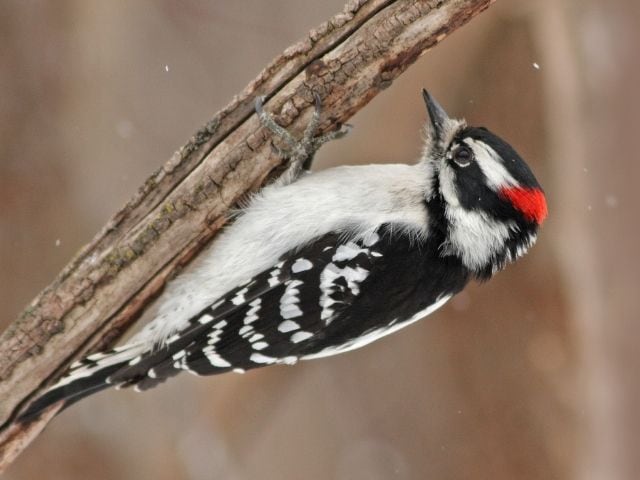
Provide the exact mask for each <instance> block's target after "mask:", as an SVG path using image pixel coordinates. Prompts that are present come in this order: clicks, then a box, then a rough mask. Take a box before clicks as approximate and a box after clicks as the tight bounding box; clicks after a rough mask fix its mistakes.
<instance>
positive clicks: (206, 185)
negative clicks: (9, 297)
mask: <svg viewBox="0 0 640 480" xmlns="http://www.w3.org/2000/svg"><path fill="white" fill-rule="evenodd" d="M492 2H493V0H440V1H436V0H395V1H394V0H352V1H350V2H349V3H348V4H347V5H346V6H345V8H344V10H343V11H342V13H339V14H337V15H335V16H334V17H333V18H331V19H330V20H328V21H327V22H325V23H323V24H322V25H320V26H319V27H317V28H315V29H313V30H311V31H310V32H309V33H308V35H307V36H306V37H305V38H304V39H303V40H302V41H300V42H298V43H296V44H294V45H292V46H290V47H289V48H287V49H286V50H285V51H284V53H283V54H282V55H280V56H279V57H277V58H276V59H275V60H273V61H272V62H271V64H269V65H268V66H267V67H266V68H265V69H264V70H263V71H262V72H261V73H260V74H259V75H258V76H257V77H256V79H254V80H253V81H252V82H251V83H250V84H249V85H248V86H247V87H246V88H245V89H244V90H243V91H242V92H241V93H240V94H238V95H237V96H235V97H234V98H233V100H232V101H231V102H230V103H229V105H228V106H227V107H225V108H224V109H223V110H222V111H220V112H218V113H217V114H216V115H215V116H214V117H213V118H212V119H211V120H210V121H209V122H208V123H207V124H206V125H204V126H203V127H202V128H201V129H200V130H198V132H196V134H195V135H194V136H193V137H192V138H191V139H190V140H189V142H188V143H187V144H186V145H184V146H183V147H182V148H180V149H179V150H178V151H177V152H176V153H175V154H174V155H173V156H172V158H171V159H170V160H169V161H168V162H167V163H166V164H165V165H164V166H163V167H162V168H160V169H159V170H157V171H156V172H155V173H153V174H152V175H151V176H150V177H149V178H148V179H147V181H146V182H145V183H144V185H142V186H141V187H140V188H139V190H138V192H137V193H136V194H135V195H134V196H133V198H132V199H131V200H130V201H129V202H128V203H127V205H125V207H124V208H123V209H122V210H120V211H119V212H117V213H116V214H115V215H114V216H113V217H112V219H111V220H110V221H109V222H108V223H107V225H105V226H104V227H103V229H102V230H101V231H100V232H99V233H98V234H97V235H96V236H95V238H94V239H93V240H92V241H91V242H90V243H89V244H88V245H86V246H85V247H84V248H83V249H82V250H81V251H80V252H79V253H78V254H77V255H76V256H75V258H73V259H72V260H71V262H70V263H69V264H68V265H67V266H66V267H65V268H64V269H63V271H62V272H61V273H60V274H59V275H58V277H57V278H56V279H55V280H54V281H53V282H52V283H51V284H50V285H49V286H48V287H47V288H46V289H45V290H44V291H43V292H41V293H40V294H39V295H38V296H37V297H36V298H35V299H34V300H33V301H32V302H31V304H30V305H29V306H28V307H27V308H26V309H25V310H24V311H23V312H22V314H21V315H20V317H19V318H18V319H16V320H15V321H14V322H13V323H12V324H11V325H10V326H9V328H8V329H7V330H6V331H5V332H4V333H3V334H2V336H1V337H0V398H1V399H2V401H1V403H0V424H1V425H2V428H1V429H0V472H1V471H2V470H3V469H5V468H6V467H7V466H8V465H9V464H10V463H11V461H12V460H13V459H14V458H15V457H16V456H17V455H18V454H19V453H20V451H21V450H22V449H24V448H25V447H26V446H27V445H28V444H29V442H30V441H31V440H33V438H35V437H36V436H37V434H38V433H39V432H40V431H41V430H42V429H43V428H44V426H45V425H46V423H47V422H48V421H49V420H50V419H51V418H52V417H53V416H54V415H55V413H56V410H55V408H54V409H51V410H49V411H48V412H47V413H46V414H45V415H43V416H42V418H41V419H39V420H38V421H36V422H34V423H32V424H30V425H29V426H28V427H25V426H22V425H19V424H16V423H12V419H13V418H15V415H16V414H17V413H18V412H19V411H20V409H21V408H22V407H23V406H24V405H25V404H26V403H27V402H28V401H29V399H31V398H33V397H35V396H37V395H38V394H39V393H41V391H42V389H43V388H44V387H45V386H46V385H47V384H49V383H51V382H52V381H53V380H55V379H56V378H57V377H59V376H60V375H61V374H62V373H63V372H64V371H65V370H66V369H67V367H68V365H69V364H70V362H72V361H73V360H74V359H76V358H77V357H79V356H81V355H84V354H86V353H87V352H90V351H96V350H99V349H103V348H106V347H108V346H110V345H112V344H113V343H114V342H115V341H117V340H118V338H119V337H120V336H121V335H122V334H123V333H124V332H125V331H126V330H127V329H128V328H129V327H130V326H131V325H132V324H133V323H134V322H135V320H136V319H137V318H138V317H139V315H140V313H141V312H142V311H143V310H144V308H145V307H146V306H147V305H148V304H149V303H150V302H151V301H152V300H153V299H154V298H155V297H156V296H157V294H158V293H159V292H160V291H161V290H162V288H163V286H164V284H165V282H166V281H167V280H168V279H169V278H171V277H172V276H173V275H174V274H175V273H176V272H177V271H178V270H179V269H180V268H181V267H182V266H184V265H185V264H186V263H187V262H188V261H189V260H190V259H191V258H192V257H193V256H194V255H196V254H197V253H198V251H199V250H200V249H201V248H202V247H203V246H204V245H205V244H206V243H207V242H208V241H209V240H210V239H211V238H212V237H213V236H214V235H215V234H216V232H217V231H218V230H219V229H220V227H221V226H222V225H223V224H224V223H225V220H226V213H227V211H228V209H229V208H230V207H232V206H233V205H234V204H235V203H236V202H237V201H238V200H239V199H241V198H242V197H243V196H244V195H245V194H247V193H248V192H250V191H252V190H255V189H257V188H259V187H260V185H262V184H263V183H264V182H265V181H267V180H268V179H269V178H272V177H274V176H276V175H278V173H279V172H280V171H281V170H282V169H281V168H279V167H281V166H282V165H281V163H282V159H280V158H278V157H277V156H276V155H274V154H272V149H271V147H270V136H271V135H270V132H269V131H267V130H265V129H264V128H262V127H261V125H260V124H259V122H258V120H257V117H256V115H254V109H253V102H254V99H255V97H256V96H258V95H265V96H266V97H267V104H266V108H267V109H268V110H269V111H271V112H275V113H279V115H277V117H276V118H277V120H278V121H279V123H280V124H282V125H285V126H287V128H289V129H290V130H291V131H293V132H294V133H301V132H302V130H303V129H304V125H305V124H306V122H307V121H308V118H309V115H310V114H311V111H312V108H313V92H316V93H318V94H319V95H320V96H321V98H322V106H323V114H322V117H323V122H322V124H321V130H322V131H328V130H332V129H335V128H337V126H338V125H339V124H340V123H343V122H345V121H346V120H347V119H348V118H350V117H351V116H352V115H353V114H354V113H355V112H357V111H358V110H359V109H360V108H362V107H363V106H364V105H366V104H367V103H368V102H369V100H371V99H372V98H373V97H374V96H375V95H376V94H377V93H379V92H380V91H381V90H383V89H385V88H387V87H388V86H389V85H390V84H391V83H392V81H393V80H394V79H395V78H396V77H397V76H398V75H400V74H401V73H402V72H403V71H404V70H406V68H407V67H408V66H409V65H410V64H411V63H413V62H414V61H415V60H416V59H417V58H418V57H419V56H421V55H422V54H423V53H424V52H425V51H426V50H428V49H429V48H431V47H433V46H434V45H436V44H437V43H438V42H440V41H441V40H442V39H443V38H445V37H446V36H447V35H448V34H449V33H451V32H452V31H454V30H455V29H456V28H458V27H460V26H461V25H463V24H464V23H466V22H467V21H468V20H469V19H471V18H472V17H473V16H475V15H476V14H478V13H479V12H481V11H482V10H484V9H485V8H487V7H488V6H489V5H490V4H491V3H492ZM416 94H418V92H416Z"/></svg>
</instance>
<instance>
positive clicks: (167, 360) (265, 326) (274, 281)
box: [24, 226, 469, 419]
mask: <svg viewBox="0 0 640 480" xmlns="http://www.w3.org/2000/svg"><path fill="white" fill-rule="evenodd" d="M430 242H435V240H433V239H432V240H429V239H427V240H426V241H422V242H421V241H417V240H412V239H411V238H410V237H409V236H407V235H406V234H402V233H399V232H396V233H393V234H391V233H390V228H389V227H386V226H383V227H381V228H380V229H379V230H378V232H376V233H374V234H371V235H369V236H367V237H366V238H363V239H360V240H354V241H349V240H345V239H344V238H342V237H341V236H340V235H339V234H328V235H325V236H323V237H321V238H319V239H318V240H316V241H315V242H313V243H312V244H309V245H308V246H306V247H304V248H301V249H299V250H296V251H291V252H289V253H287V254H286V255H284V256H283V257H282V259H281V261H280V262H279V263H278V264H276V265H275V266H273V267H272V268H271V269H269V270H266V271H264V272H262V273H260V274H258V275H256V276H255V277H254V278H253V279H251V281H249V282H248V283H246V284H245V285H241V286H239V287H237V288H235V289H233V290H231V291H230V292H228V293H227V294H226V295H224V296H223V297H222V298H221V299H219V300H218V301H217V302H216V303H215V304H213V305H212V306H210V307H208V308H206V309H204V310H203V311H202V312H200V313H199V314H198V315H196V316H194V317H193V319H192V320H191V321H190V323H189V325H188V326H187V327H186V328H184V329H183V330H181V331H179V332H177V333H175V334H174V335H173V336H171V337H170V338H169V339H167V341H166V342H165V343H164V344H163V345H162V346H159V347H158V348H157V349H155V350H153V351H151V352H149V351H146V352H141V353H139V354H138V352H136V351H135V347H136V346H135V345H131V346H124V347H121V348H119V349H116V350H114V351H113V352H107V353H103V354H97V355H92V356H90V357H88V358H87V359H85V360H82V361H81V362H79V363H78V366H77V367H76V368H75V369H72V370H71V371H70V373H69V374H68V375H67V376H66V377H64V378H63V379H62V380H61V382H60V383H59V384H58V385H56V386H54V387H52V388H51V389H50V390H49V391H48V392H46V393H45V394H44V395H43V396H42V397H40V398H39V399H37V400H36V402H35V403H34V404H32V405H31V406H30V407H29V409H28V410H27V412H26V413H25V414H24V418H25V419H27V418H30V417H32V416H33V415H36V414H37V413H39V412H40V411H42V410H43V409H44V408H46V407H47V406H48V405H51V404H52V403H55V402H57V401H59V400H64V401H65V403H64V406H65V407H66V406H68V405H69V404H71V403H73V402H75V401H77V400H79V399H81V398H83V397H85V396H86V395H88V394H91V393H93V392H96V391H99V390H102V389H104V388H106V387H108V386H111V385H116V386H129V385H134V386H135V387H136V388H137V389H139V390H146V389H148V388H151V387H153V386H155V385H157V384H158V383H161V382H163V381H164V380H166V379H167V378H169V377H171V376H174V375H176V374H177V373H179V372H181V371H189V372H191V373H195V374H198V375H213V374H218V373H224V372H227V371H230V370H234V371H245V370H249V369H253V368H257V367H261V366H265V365H270V364H275V363H295V362H296V361H297V360H298V359H300V358H313V357H319V356H326V355H330V354H333V353H339V352H341V351H346V350H350V349H352V348H355V347H357V346H359V345H363V344H366V343H369V342H370V341H372V340H375V339H376V338H379V337H380V336H383V335H385V334H386V333H389V332H391V331H393V330H396V329H397V328H399V327H400V326H403V324H406V323H408V322H409V321H410V320H412V319H413V318H415V317H414V316H415V315H416V313H417V312H421V311H425V309H429V308H430V307H433V306H434V305H438V304H439V302H440V301H441V300H443V299H446V298H448V297H450V296H451V295H453V294H454V293H457V292H458V291H460V290H461V289H462V288H463V287H464V285H465V284H466V283H467V281H468V278H469V272H468V271H467V270H466V269H465V268H464V267H463V266H462V264H461V263H460V261H459V260H458V259H456V258H455V257H442V256H441V255H440V254H439V245H437V244H435V243H434V244H431V243H430ZM440 303H441V302H440ZM128 349H129V350H128ZM129 351H131V352H132V354H131V355H129V354H128V353H127V352H129Z"/></svg>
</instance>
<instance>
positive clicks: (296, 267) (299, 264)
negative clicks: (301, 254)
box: [291, 258, 313, 273]
mask: <svg viewBox="0 0 640 480" xmlns="http://www.w3.org/2000/svg"><path fill="white" fill-rule="evenodd" d="M312 268H313V263H311V262H310V261H309V260H307V259H306V258H299V259H297V260H296V261H295V262H293V265H291V271H292V272H293V273H299V272H304V271H306V270H311V269H312Z"/></svg>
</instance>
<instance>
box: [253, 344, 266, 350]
mask: <svg viewBox="0 0 640 480" xmlns="http://www.w3.org/2000/svg"><path fill="white" fill-rule="evenodd" d="M251 346H252V347H253V349H254V350H262V349H263V348H267V347H268V346H269V344H268V343H267V342H256V343H254V344H253V345H251Z"/></svg>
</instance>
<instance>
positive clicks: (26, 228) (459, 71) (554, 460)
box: [0, 0, 640, 480]
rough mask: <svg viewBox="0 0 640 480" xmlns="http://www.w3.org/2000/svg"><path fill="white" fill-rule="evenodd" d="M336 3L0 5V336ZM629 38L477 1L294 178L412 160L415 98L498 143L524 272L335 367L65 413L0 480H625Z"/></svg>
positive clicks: (632, 223) (548, 11) (637, 35)
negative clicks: (514, 166)
mask: <svg viewBox="0 0 640 480" xmlns="http://www.w3.org/2000/svg"><path fill="white" fill-rule="evenodd" d="M342 4H343V0H331V1H325V2H315V1H311V0H304V1H295V0H277V1H273V0H270V1H266V0H262V1H260V0H251V1H249V0H242V1H237V2H231V1H226V2H220V1H218V2H214V1H205V0H183V1H180V2H178V1H175V0H174V1H172V0H156V1H153V2H152V1H136V2H125V1H111V2H99V1H88V2H87V1H79V0H76V1H73V0H57V1H55V2H53V1H42V0H28V1H27V0H4V1H2V2H1V3H0V285H1V287H0V326H4V325H6V324H8V323H9V322H10V321H11V320H13V318H15V317H16V316H17V314H18V312H19V311H20V310H21V309H22V308H23V306H24V305H25V304H26V303H27V302H28V301H30V300H31V299H32V298H33V297H34V296H35V295H36V294H37V293H38V291H39V290H40V289H42V288H43V287H44V286H45V285H46V284H47V283H48V282H49V281H51V280H52V279H53V277H54V275H55V274H56V273H57V272H58V271H59V270H60V269H61V268H62V267H63V266H64V265H65V263H66V262H67V261H68V260H69V259H70V257H71V255H72V254H73V253H74V252H75V251H77V250H78V249H79V248H80V247H81V245H83V244H84V243H85V242H87V241H88V240H89V239H90V238H91V237H92V235H93V234H94V233H95V232H96V231H97V230H98V229H99V228H100V227H101V226H102V225H103V224H104V223H105V222H106V220H107V219H108V218H109V216H110V215H111V214H112V213H113V212H115V211H116V210H117V209H118V208H119V207H120V206H121V205H122V204H123V203H124V202H125V201H126V200H127V199H128V198H129V197H130V196H131V195H132V194H133V192H134V191H135V189H136V188H137V186H138V185H139V184H140V183H141V182H142V181H143V180H144V179H145V178H146V176H147V175H148V174H149V173H150V172H151V171H153V170H154V169H155V168H157V167H158V166H159V165H161V164H162V163H163V162H164V161H165V160H166V159H168V158H169V157H170V155H171V153H172V152H173V150H174V149H176V148H177V147H179V146H180V145H182V144H183V143H184V142H185V141H186V140H187V138H188V137H189V136H190V135H191V134H192V133H193V132H194V131H195V130H196V129H197V127H198V126H200V125H201V124H202V123H204V122H205V121H206V120H207V119H208V118H209V117H210V116H211V115H212V114H213V113H214V112H216V111H217V110H218V109H220V108H221V107H222V106H224V105H225V104H226V102H228V101H229V99H230V98H231V96H232V95H233V94H234V93H236V92H238V91H239V90H240V89H241V88H243V87H244V85H245V84H246V83H247V82H248V81H249V80H251V79H252V78H253V77H254V76H255V75H256V74H257V72H258V71H259V70H260V69H261V68H262V67H263V66H264V65H265V64H266V62H267V61H268V60H270V59H271V58H272V57H274V56H275V55H276V54H278V53H279V52H280V51H282V50H283V49H284V48H285V47H286V46H288V45H289V44H290V43H291V42H293V41H294V40H296V39H298V38H300V37H302V36H303V35H304V34H305V33H306V32H307V30H308V29H309V28H311V27H313V26H315V25H317V24H318V23H320V22H321V21H323V20H325V19H326V18H328V17H329V16H330V15H332V14H333V13H336V12H338V11H339V10H340V9H341V8H342ZM639 44H640V3H639V2H637V1H636V0H613V1H609V2H597V1H595V0H593V1H591V0H582V1H580V0H537V1H535V2H532V1H527V0H512V1H506V0H503V1H500V2H497V4H496V5H494V6H493V7H491V8H490V9H489V10H488V11H487V12H485V13H484V14H482V15H481V16H480V17H478V18H477V19H475V20H473V21H472V22H471V23H470V24H469V25H467V26H466V27H464V28H462V29H461V30H460V31H458V32H456V33H455V34H454V35H453V36H452V37H451V38H449V39H447V40H445V41H444V43H443V44H442V45H440V46H439V47H437V48H436V49H434V50H433V51H432V52H429V53H428V54H427V55H425V56H424V57H423V58H422V59H420V60H419V61H418V63H417V64H416V65H415V66H413V67H412V68H411V69H410V70H409V71H408V72H407V73H406V74H405V75H403V76H402V77H401V78H400V79H399V80H398V81H397V82H395V84H394V85H393V86H392V87H391V88H389V89H388V90H387V91H385V92H384V93H383V94H381V95H379V96H378V97H377V98H376V99H375V100H374V101H373V102H372V103H371V104H370V105H369V106H368V107H367V108H365V109H364V110H363V111H362V112H361V113H359V114H358V115H357V116H356V117H355V118H354V119H353V120H352V123H354V124H355V125H356V128H355V130H354V131H353V132H352V134H351V135H350V136H349V137H348V138H347V139H345V140H343V141H340V142H335V143H334V144H331V145H329V146H327V147H325V148H324V149H323V150H322V151H321V152H320V154H319V158H318V162H317V167H318V168H325V167H327V166H330V165H336V164H342V163H350V164H354V163H369V162H412V161H414V160H415V159H416V158H417V155H418V152H419V150H420V127H421V124H422V122H423V121H424V119H425V112H424V107H423V105H422V100H421V98H420V94H419V93H420V88H422V87H423V86H425V87H428V88H429V89H430V90H431V91H432V92H433V93H434V94H435V95H436V97H437V98H438V99H439V100H440V101H441V103H442V104H443V105H445V107H446V108H447V110H448V111H449V113H451V114H454V115H459V116H465V117H466V118H467V119H468V120H469V121H470V122H471V123H479V124H484V125H487V126H489V127H490V128H491V129H492V130H494V131H496V132H498V133H500V134H502V135H503V136H505V137H506V138H507V139H509V140H510V141H511V143H512V144H513V145H515V146H516V148H517V149H518V150H519V151H520V153H521V154H522V155H523V156H524V157H525V158H526V159H528V161H529V162H530V164H531V165H532V167H533V169H534V170H535V172H536V174H537V176H538V178H539V179H540V181H541V182H542V184H543V185H544V186H545V188H546V190H547V193H548V200H549V207H550V217H549V219H548V221H547V223H546V224H545V227H544V229H543V231H542V233H541V235H540V240H539V243H538V245H537V246H536V248H535V249H534V250H533V251H532V252H531V253H530V254H529V255H528V256H527V257H525V258H524V259H523V260H522V261H520V262H519V263H518V264H517V265H514V266H512V267H510V268H509V269H508V270H507V271H506V272H504V273H502V274H500V275H498V276H497V277H496V278H495V279H493V280H492V281H491V282H489V283H488V284H486V285H482V286H477V285H474V286H473V287H472V288H469V289H468V290H467V291H466V292H464V293H463V294H461V295H459V296H458V297H457V298H456V299H455V300H454V301H452V302H450V303H449V304H448V305H447V306H445V307H444V308H443V309H442V310H441V311H439V312H438V313H437V314H435V315H433V316H432V317H430V318H429V319H428V320H427V321H424V322H422V323H419V324H418V325H416V326H413V327H411V328H409V329H407V330H404V331H402V332H400V333H398V334H396V335H394V336H392V337H389V338H388V339H385V340H383V341H380V342H378V343H375V344H373V345H371V346H369V347H367V348H365V349H362V350H359V351H356V352H353V353H350V354H347V355H343V356H339V357H335V358H330V359H326V360H322V361H317V362H310V363H303V364H301V365H298V366H296V367H294V368H288V367H277V368H269V369H263V370H258V371H254V372H251V373H248V374H246V375H226V376H220V377H212V378H208V379H197V378H194V377H191V376H184V377H180V378H177V379H175V380H172V381H170V382H169V383H168V384H166V385H163V386H161V387H159V388H158V389H156V390H154V391H151V392H149V393H146V394H144V395H139V394H135V393H133V392H128V391H120V392H107V393H104V394H101V395H98V396H96V397H94V398H91V399H88V400H86V401H84V402H82V403H81V404H78V405H77V406H75V407H74V408H72V409H70V410H69V411H67V412H65V413H64V414H63V415H62V416H60V417H59V418H57V419H56V420H55V421H54V422H53V423H52V424H51V425H50V426H49V427H48V429H47V430H46V431H45V433H44V434H43V435H42V436H41V437H40V438H39V439H38V440H37V441H36V442H35V443H34V444H33V445H32V446H31V447H30V448H29V449H28V450H27V451H26V452H25V453H24V454H23V455H22V456H21V457H20V458H19V460H18V461H17V462H16V463H15V464H14V465H13V467H12V468H11V469H10V470H9V472H8V473H7V474H6V477H5V478H7V479H11V480H22V479H34V478H46V479H50V480H54V479H70V480H71V479H86V478H91V479H98V480H100V479H104V480H107V479H145V478H154V479H156V480H165V479H167V480H168V479H189V480H191V479H193V480H198V479H218V478H222V479H254V478H255V479H261V480H270V479H300V478H304V479H326V478H328V479H392V478H398V479H438V480H440V479H516V478H517V479H607V480H608V479H616V480H617V479H636V478H640V447H638V446H637V443H638V442H640V413H639V412H638V408H637V407H638V405H639V404H640V381H639V379H638V374H637V372H638V367H639V362H638V360H639V358H640V353H639V352H638V346H637V343H638V339H639V338H640V335H639V334H640V324H639V323H638V307H637V300H636V298H634V296H636V295H638V290H639V289H638V266H639V265H638V263H639V262H638V260H637V257H638V255H637V240H636V237H637V235H638V229H639V227H638V215H637V211H636V208H637V204H638V202H637V198H636V196H635V194H636V193H637V191H636V193H634V187H635V186H636V185H637V182H638V180H639V179H640V175H639V173H640V167H639V164H640V162H639V160H640V159H639V158H638V153H637V152H638V148H637V147H636V141H637V132H638V121H637V112H638V111H639V110H640V108H639V107H640V102H639V99H640V91H639V90H638V85H640V75H639V73H640V64H639V63H638V45H639ZM175 118H179V119H180V122H179V123H175V121H174V119H175Z"/></svg>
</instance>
